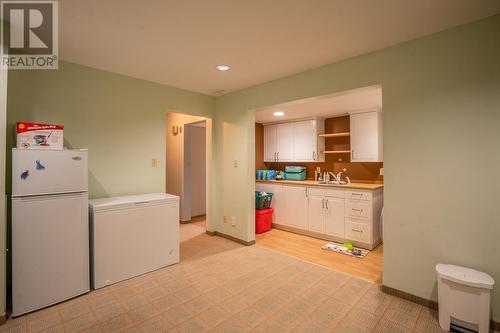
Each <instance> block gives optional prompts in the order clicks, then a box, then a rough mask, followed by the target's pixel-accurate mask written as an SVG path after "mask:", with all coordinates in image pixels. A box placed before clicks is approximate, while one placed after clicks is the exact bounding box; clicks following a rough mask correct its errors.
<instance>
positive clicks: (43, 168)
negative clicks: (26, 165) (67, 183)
mask: <svg viewBox="0 0 500 333" xmlns="http://www.w3.org/2000/svg"><path fill="white" fill-rule="evenodd" d="M36 169H37V170H45V166H44V165H43V164H42V163H41V162H40V161H39V160H37V161H36Z"/></svg>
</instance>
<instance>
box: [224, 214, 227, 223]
mask: <svg viewBox="0 0 500 333" xmlns="http://www.w3.org/2000/svg"><path fill="white" fill-rule="evenodd" d="M223 222H224V223H227V216H226V215H224V221H223Z"/></svg>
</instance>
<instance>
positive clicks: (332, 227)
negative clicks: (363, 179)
mask: <svg viewBox="0 0 500 333" xmlns="http://www.w3.org/2000/svg"><path fill="white" fill-rule="evenodd" d="M325 199H326V203H325V205H326V213H325V229H326V233H327V234H329V235H333V236H337V237H342V238H344V235H345V227H344V199H340V198H333V197H325Z"/></svg>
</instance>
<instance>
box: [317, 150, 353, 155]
mask: <svg viewBox="0 0 500 333" xmlns="http://www.w3.org/2000/svg"><path fill="white" fill-rule="evenodd" d="M350 152H351V151H350V150H325V151H322V153H323V154H349V153H350Z"/></svg>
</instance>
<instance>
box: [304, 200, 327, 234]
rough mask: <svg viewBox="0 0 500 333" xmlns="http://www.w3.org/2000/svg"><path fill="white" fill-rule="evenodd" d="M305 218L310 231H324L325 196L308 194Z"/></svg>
mask: <svg viewBox="0 0 500 333" xmlns="http://www.w3.org/2000/svg"><path fill="white" fill-rule="evenodd" d="M307 220H308V225H309V230H310V231H315V232H320V233H325V198H324V197H323V196H316V195H310V196H309V207H308V219H307Z"/></svg>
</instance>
